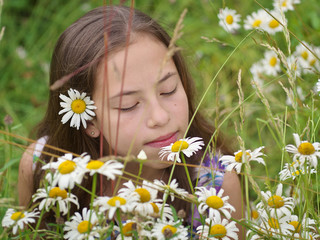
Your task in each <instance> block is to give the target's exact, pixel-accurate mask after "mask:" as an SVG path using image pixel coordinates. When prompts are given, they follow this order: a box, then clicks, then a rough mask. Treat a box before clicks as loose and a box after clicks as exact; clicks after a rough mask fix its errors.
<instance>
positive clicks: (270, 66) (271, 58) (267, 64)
mask: <svg viewBox="0 0 320 240" xmlns="http://www.w3.org/2000/svg"><path fill="white" fill-rule="evenodd" d="M262 64H263V66H264V73H265V74H267V75H270V76H277V75H278V73H279V72H280V71H281V68H280V60H279V59H278V56H277V54H276V53H275V52H274V51H266V52H265V53H264V58H263V60H262Z"/></svg>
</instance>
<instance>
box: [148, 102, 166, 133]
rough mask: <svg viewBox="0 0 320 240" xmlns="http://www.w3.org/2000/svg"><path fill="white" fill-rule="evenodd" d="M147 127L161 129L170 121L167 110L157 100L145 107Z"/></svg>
mask: <svg viewBox="0 0 320 240" xmlns="http://www.w3.org/2000/svg"><path fill="white" fill-rule="evenodd" d="M147 111H148V113H147V114H146V116H147V126H148V127H149V128H155V127H161V126H164V125H166V124H167V123H168V122H169V120H170V114H169V110H167V109H166V108H165V107H164V106H163V104H161V102H160V101H159V99H155V100H154V101H152V102H150V103H149V106H148V107H147Z"/></svg>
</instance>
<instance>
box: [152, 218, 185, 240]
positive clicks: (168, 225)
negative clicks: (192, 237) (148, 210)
mask: <svg viewBox="0 0 320 240" xmlns="http://www.w3.org/2000/svg"><path fill="white" fill-rule="evenodd" d="M187 236H188V229H187V228H186V227H184V226H183V225H182V223H181V222H180V221H176V222H173V221H170V222H167V221H163V220H158V222H156V223H155V224H154V226H153V229H152V230H151V237H154V238H155V239H158V240H166V239H172V240H180V239H181V240H184V239H187Z"/></svg>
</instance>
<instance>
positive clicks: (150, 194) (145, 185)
mask: <svg viewBox="0 0 320 240" xmlns="http://www.w3.org/2000/svg"><path fill="white" fill-rule="evenodd" d="M123 185H124V186H126V188H121V189H120V190H119V191H118V192H119V196H120V197H125V198H130V197H133V196H134V197H136V196H138V201H137V202H136V205H135V207H134V211H136V212H138V213H139V214H141V215H142V216H146V215H149V214H152V213H153V212H154V210H153V206H152V205H151V204H150V203H154V202H156V199H157V195H158V190H157V189H156V187H155V186H154V185H153V184H152V183H150V182H148V181H143V182H142V186H135V185H134V184H133V183H132V181H131V180H129V181H128V182H126V183H124V184H123Z"/></svg>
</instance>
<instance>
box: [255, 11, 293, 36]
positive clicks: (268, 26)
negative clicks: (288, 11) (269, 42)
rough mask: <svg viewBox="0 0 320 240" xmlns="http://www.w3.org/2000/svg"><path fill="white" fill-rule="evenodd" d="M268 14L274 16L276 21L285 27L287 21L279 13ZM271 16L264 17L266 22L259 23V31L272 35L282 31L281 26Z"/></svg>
mask: <svg viewBox="0 0 320 240" xmlns="http://www.w3.org/2000/svg"><path fill="white" fill-rule="evenodd" d="M270 14H271V15H272V16H274V17H275V18H276V19H277V20H278V21H280V22H281V23H282V24H283V25H287V20H286V19H285V17H284V16H282V15H281V13H280V12H279V11H277V10H272V11H270ZM271 15H269V14H267V15H266V20H265V21H263V22H262V23H261V25H260V26H261V29H262V30H264V31H266V32H267V33H269V34H271V35H274V34H275V33H277V32H281V31H282V28H283V27H282V25H281V24H280V23H279V22H278V21H277V20H276V19H275V18H273V17H272V16H271Z"/></svg>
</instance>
